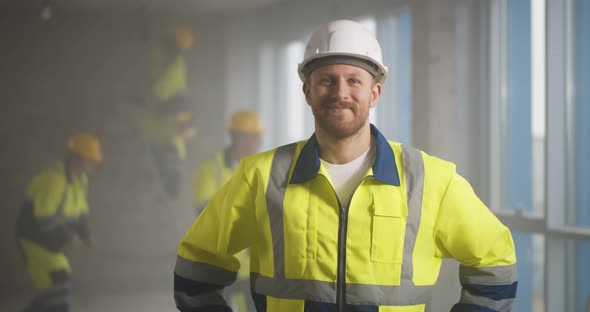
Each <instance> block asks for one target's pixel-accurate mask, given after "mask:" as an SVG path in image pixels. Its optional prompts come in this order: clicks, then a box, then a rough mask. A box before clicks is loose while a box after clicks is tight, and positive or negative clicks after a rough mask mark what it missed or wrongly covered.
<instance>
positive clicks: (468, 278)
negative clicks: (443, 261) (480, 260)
mask: <svg viewBox="0 0 590 312" xmlns="http://www.w3.org/2000/svg"><path fill="white" fill-rule="evenodd" d="M459 278H460V280H461V284H462V285H463V284H478V285H507V284H512V283H514V282H516V281H517V279H518V277H517V274H516V264H514V265H503V266H495V267H485V268H473V267H466V266H460V267H459Z"/></svg>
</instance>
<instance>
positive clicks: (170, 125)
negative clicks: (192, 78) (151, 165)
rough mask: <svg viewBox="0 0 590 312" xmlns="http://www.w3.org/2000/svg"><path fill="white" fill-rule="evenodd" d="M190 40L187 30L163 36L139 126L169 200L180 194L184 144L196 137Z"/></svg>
mask: <svg viewBox="0 0 590 312" xmlns="http://www.w3.org/2000/svg"><path fill="white" fill-rule="evenodd" d="M193 40H194V37H193V32H192V30H191V29H190V28H186V27H172V28H171V29H169V30H168V31H167V32H166V33H165V35H164V37H163V40H162V41H161V42H160V43H159V45H158V47H157V49H156V53H155V60H154V80H153V85H152V96H151V99H152V101H151V105H150V108H149V109H148V111H147V112H146V114H145V115H144V118H143V125H142V128H143V131H144V137H145V139H146V141H147V144H148V145H149V148H148V150H149V151H150V152H151V154H152V156H153V158H154V160H155V165H156V170H157V172H158V174H159V177H160V181H161V184H162V187H163V191H164V192H165V194H166V195H167V196H168V197H169V198H171V199H175V198H177V197H178V195H179V193H180V185H181V180H182V178H181V172H182V164H183V159H184V158H185V156H186V140H187V139H188V138H191V137H193V136H195V135H196V133H197V130H196V128H195V127H194V125H193V116H192V114H191V112H190V104H189V101H188V99H187V92H188V90H187V69H186V59H185V55H184V54H185V51H186V50H187V49H189V48H190V47H191V46H192V45H193Z"/></svg>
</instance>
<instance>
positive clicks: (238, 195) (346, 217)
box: [174, 20, 517, 312]
mask: <svg viewBox="0 0 590 312" xmlns="http://www.w3.org/2000/svg"><path fill="white" fill-rule="evenodd" d="M299 74H300V77H301V79H302V81H303V92H304V94H305V98H306V100H307V103H308V104H309V106H310V107H311V110H312V112H313V114H314V117H315V133H314V134H313V135H312V136H311V138H309V139H308V140H306V141H301V142H296V143H293V144H290V145H286V146H282V147H279V148H276V149H273V150H271V151H268V152H264V153H261V154H257V155H253V156H250V157H247V158H246V159H244V160H243V161H242V162H241V163H240V165H239V166H238V168H237V170H236V172H235V174H234V175H233V177H232V178H231V179H230V181H229V182H228V183H227V184H226V185H225V186H224V187H223V188H222V189H221V190H220V191H219V192H217V193H216V194H215V195H214V196H213V198H212V199H211V201H209V203H208V205H207V207H206V208H205V210H203V213H202V214H201V215H200V217H199V218H198V219H197V220H196V221H195V222H194V224H193V226H192V227H191V228H190V229H189V231H188V232H187V233H186V235H185V237H184V238H183V239H182V241H181V242H180V246H179V249H178V257H177V261H176V266H175V272H174V273H175V277H174V285H175V299H176V305H177V307H178V309H179V310H180V311H213V310H215V311H231V309H229V308H228V307H227V304H226V303H225V302H224V301H223V299H222V297H221V292H222V290H223V289H224V288H225V287H226V286H227V285H229V284H231V283H232V282H233V281H234V280H235V278H236V272H237V270H238V268H239V266H240V264H239V261H238V260H237V259H236V258H235V257H234V255H235V254H236V253H238V252H239V251H240V250H243V249H245V248H250V251H251V263H250V274H251V288H252V296H253V298H254V301H255V304H256V308H257V311H268V312H302V311H305V312H309V311H312V312H316V311H317V312H319V311H338V312H342V311H363V312H365V311H375V312H377V311H400V312H402V311H403V312H409V311H412V312H417V311H425V310H426V306H427V305H428V303H429V301H430V296H431V292H432V289H433V287H434V285H435V283H436V280H437V277H438V274H439V270H440V265H441V262H442V259H443V258H455V259H457V260H458V261H459V262H460V263H461V269H460V281H461V285H462V287H463V290H462V294H461V299H460V301H459V302H458V303H457V304H456V305H455V306H454V307H453V308H452V311H510V308H511V305H512V301H513V300H514V298H515V294H516V286H517V281H516V268H515V267H516V266H515V264H516V256H515V250H514V244H513V242H512V236H511V234H510V231H509V230H508V228H506V227H505V226H504V225H502V224H501V223H500V222H499V221H498V219H497V218H496V217H495V216H494V215H493V214H492V213H491V212H490V211H489V209H487V207H485V205H484V204H483V203H482V202H481V201H480V200H479V198H478V197H477V195H476V194H475V193H474V192H473V190H472V188H471V187H470V185H469V183H468V182H467V181H466V180H465V179H464V178H463V177H461V176H460V175H458V174H457V173H456V171H455V165H454V164H452V163H449V162H447V161H444V160H441V159H439V158H436V157H433V156H430V155H428V154H426V153H424V152H422V151H419V150H417V149H414V148H412V147H410V146H406V145H402V144H400V143H395V142H391V141H387V140H386V139H385V138H384V137H383V135H382V134H381V133H380V132H379V130H378V129H377V128H376V127H375V126H373V125H371V124H370V123H369V110H370V108H372V107H374V106H375V105H377V102H378V100H379V97H380V95H381V88H382V83H383V81H385V79H386V77H387V68H386V67H385V66H384V65H383V63H382V57H381V49H380V47H379V43H378V42H377V40H376V39H375V38H374V37H373V35H372V34H371V33H369V32H368V31H366V30H365V29H364V28H363V27H362V26H361V25H360V24H358V23H356V22H353V21H347V20H339V21H334V22H331V23H329V24H327V25H325V26H323V27H322V28H320V29H319V30H318V31H317V32H316V33H314V35H313V36H312V37H311V39H310V41H309V43H308V46H307V49H306V52H305V57H304V60H303V62H302V63H301V64H300V65H299ZM203 238H208V239H203ZM433 311H438V310H436V307H434V310H433Z"/></svg>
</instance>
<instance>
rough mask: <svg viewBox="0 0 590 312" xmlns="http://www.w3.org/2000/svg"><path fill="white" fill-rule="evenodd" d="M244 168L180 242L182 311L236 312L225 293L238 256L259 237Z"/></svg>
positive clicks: (177, 282)
mask: <svg viewBox="0 0 590 312" xmlns="http://www.w3.org/2000/svg"><path fill="white" fill-rule="evenodd" d="M244 169H245V165H244V164H243V163H242V164H240V166H238V169H237V171H236V174H235V175H234V176H233V177H232V178H231V180H230V181H229V182H228V183H226V184H225V185H224V186H223V187H222V188H221V190H220V191H219V192H218V193H216V194H215V195H214V196H213V198H212V199H211V201H209V203H208V204H207V207H206V209H204V210H203V212H202V213H201V215H200V216H199V217H198V218H197V219H196V220H195V222H194V223H193V225H192V226H191V228H190V229H189V230H188V232H187V233H186V234H185V236H184V237H183V238H182V240H181V241H180V245H179V247H178V257H177V260H176V266H175V268H174V299H175V301H176V306H177V308H178V309H179V310H180V311H191V312H198V311H231V309H230V308H229V307H228V305H227V304H226V302H225V300H224V299H223V296H222V290H223V289H224V288H225V287H226V286H228V285H230V284H231V283H233V282H234V281H235V279H236V275H237V272H238V269H239V267H240V263H239V261H238V259H237V258H236V257H235V256H234V255H235V254H237V253H238V252H239V251H241V250H244V249H246V248H247V247H249V246H251V243H252V242H253V240H254V235H255V230H254V229H255V217H254V208H255V207H254V196H255V194H254V190H253V187H252V184H251V181H249V180H248V179H247V178H246V175H245V170H244Z"/></svg>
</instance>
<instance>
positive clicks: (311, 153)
mask: <svg viewBox="0 0 590 312" xmlns="http://www.w3.org/2000/svg"><path fill="white" fill-rule="evenodd" d="M371 135H372V136H373V137H374V138H375V147H376V152H377V153H376V154H377V155H376V157H375V162H374V163H373V176H374V177H375V179H377V180H379V181H381V182H383V183H387V184H391V185H395V186H399V185H400V182H399V174H398V172H397V166H396V162H395V155H394V153H393V150H392V149H391V145H389V142H387V139H385V137H384V136H383V135H382V134H381V132H379V130H377V127H375V126H374V125H373V124H371ZM319 151H320V150H319V146H318V140H317V138H316V135H315V133H314V134H313V135H312V136H311V137H310V138H309V140H307V143H305V145H304V146H303V148H302V149H301V153H300V154H299V157H298V158H297V163H296V164H295V169H294V170H293V175H292V176H291V181H290V183H291V184H300V183H305V182H306V181H308V180H310V179H313V178H315V177H316V176H317V175H318V171H319V170H320V153H319Z"/></svg>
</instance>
